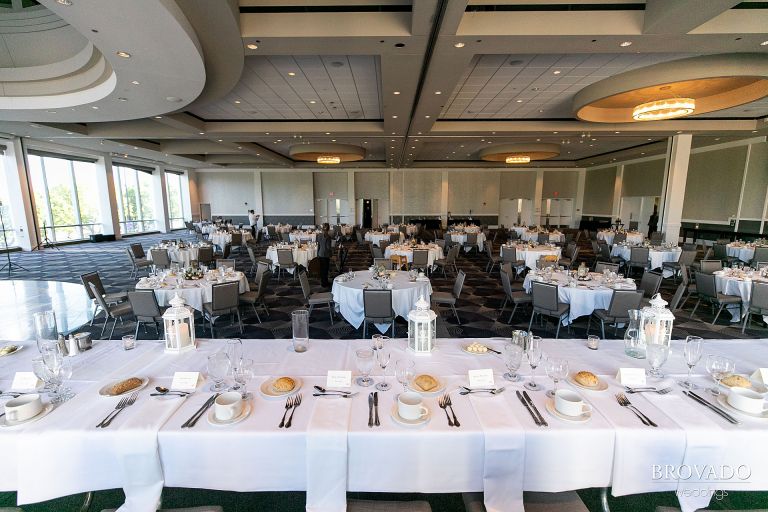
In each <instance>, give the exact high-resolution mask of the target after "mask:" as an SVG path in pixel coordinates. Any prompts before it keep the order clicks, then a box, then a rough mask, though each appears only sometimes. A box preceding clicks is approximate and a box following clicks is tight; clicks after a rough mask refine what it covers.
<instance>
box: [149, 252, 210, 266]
mask: <svg viewBox="0 0 768 512" xmlns="http://www.w3.org/2000/svg"><path fill="white" fill-rule="evenodd" d="M166 250H167V251H168V257H169V258H170V259H171V261H172V262H174V263H180V264H182V265H184V266H185V267H188V266H189V265H190V263H191V262H192V261H197V253H198V247H186V248H184V249H179V248H177V247H168V248H167V249H166ZM147 259H148V260H149V261H152V251H151V250H149V251H147Z"/></svg>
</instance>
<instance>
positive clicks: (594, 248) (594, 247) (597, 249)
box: [589, 240, 600, 256]
mask: <svg viewBox="0 0 768 512" xmlns="http://www.w3.org/2000/svg"><path fill="white" fill-rule="evenodd" d="M589 243H590V244H592V252H593V253H595V256H599V255H600V245H599V244H598V243H597V240H590V241H589Z"/></svg>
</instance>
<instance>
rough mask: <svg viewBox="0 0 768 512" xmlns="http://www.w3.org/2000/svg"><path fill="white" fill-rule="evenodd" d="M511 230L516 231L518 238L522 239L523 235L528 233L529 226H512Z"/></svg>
mask: <svg viewBox="0 0 768 512" xmlns="http://www.w3.org/2000/svg"><path fill="white" fill-rule="evenodd" d="M509 230H510V231H514V232H515V233H517V236H518V237H522V236H523V233H525V232H526V231H528V227H527V226H512V227H511V228H509Z"/></svg>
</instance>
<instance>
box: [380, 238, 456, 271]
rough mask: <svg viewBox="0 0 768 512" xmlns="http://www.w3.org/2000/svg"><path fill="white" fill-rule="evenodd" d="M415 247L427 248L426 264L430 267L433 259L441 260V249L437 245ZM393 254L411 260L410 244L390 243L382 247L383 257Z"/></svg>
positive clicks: (409, 261)
mask: <svg viewBox="0 0 768 512" xmlns="http://www.w3.org/2000/svg"><path fill="white" fill-rule="evenodd" d="M416 248H417V249H427V250H429V255H428V256H427V261H428V263H427V264H428V265H429V266H430V267H431V266H433V265H434V264H435V260H441V259H443V258H444V256H443V250H442V249H441V248H440V246H439V245H434V244H429V245H428V246H426V247H416ZM393 254H394V255H397V256H405V257H406V258H408V263H411V262H412V261H413V249H412V248H411V247H410V246H407V245H395V244H390V245H388V246H387V248H386V249H384V257H385V258H387V259H389V258H390V257H391V256H392V255H393Z"/></svg>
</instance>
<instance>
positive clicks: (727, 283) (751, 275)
mask: <svg viewBox="0 0 768 512" xmlns="http://www.w3.org/2000/svg"><path fill="white" fill-rule="evenodd" d="M714 274H715V286H717V291H718V292H719V293H722V294H725V295H735V296H737V297H741V301H742V302H743V303H744V304H743V305H742V307H741V318H739V308H738V306H736V305H735V304H731V305H728V306H726V309H727V310H728V312H729V313H730V314H731V317H732V318H731V322H732V323H735V322H738V321H740V320H741V319H742V318H744V315H746V314H747V309H748V306H749V302H750V300H751V299H752V281H755V282H758V283H766V282H768V279H765V278H762V277H760V274H759V273H758V272H751V271H748V272H743V271H740V270H733V269H724V270H719V271H717V272H714ZM763 321H768V315H765V316H763Z"/></svg>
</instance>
